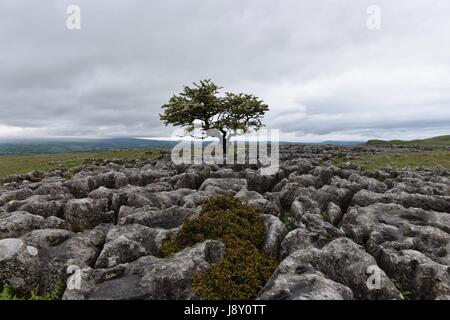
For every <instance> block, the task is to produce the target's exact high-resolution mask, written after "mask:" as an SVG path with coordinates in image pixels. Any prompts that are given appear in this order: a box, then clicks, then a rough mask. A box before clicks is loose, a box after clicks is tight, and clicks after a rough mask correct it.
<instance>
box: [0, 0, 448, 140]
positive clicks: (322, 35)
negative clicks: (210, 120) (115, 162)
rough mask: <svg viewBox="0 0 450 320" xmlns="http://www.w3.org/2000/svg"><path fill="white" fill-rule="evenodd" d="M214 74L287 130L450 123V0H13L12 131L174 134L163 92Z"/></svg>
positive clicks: (327, 131)
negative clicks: (73, 13)
mask: <svg viewBox="0 0 450 320" xmlns="http://www.w3.org/2000/svg"><path fill="white" fill-rule="evenodd" d="M71 4H73V5H78V6H79V7H80V8H81V30H68V29H67V27H66V20H67V18H68V14H66V9H67V7H68V6H69V5H71ZM374 4H376V5H378V6H379V7H380V8H381V30H370V29H369V28H368V27H367V19H368V18H369V15H368V14H367V12H366V10H367V8H368V7H369V6H370V5H374ZM205 78H211V79H213V80H214V81H215V82H216V83H217V84H219V85H221V86H224V87H225V89H226V90H228V91H237V92H245V93H253V94H256V95H257V96H259V97H260V98H262V99H263V100H264V101H266V102H267V103H268V104H269V107H270V109H271V111H270V112H269V113H268V114H267V115H266V117H265V123H266V124H267V127H268V128H279V129H281V130H282V138H283V139H285V140H297V141H320V140H364V139H368V138H404V139H409V138H421V137H428V136H434V135H440V134H450V1H448V0H409V1H404V0H377V1H366V0H316V1H306V0H169V1H168V0H158V1H152V0H150V1H146V0H139V1H138V0H115V1H110V0H85V1H80V0H70V1H65V0H42V1H32V0H28V1H24V0H0V138H2V137H3V138H4V137H12V136H20V137H31V136H32V137H37V136H147V137H154V136H169V135H170V134H171V132H172V130H173V128H170V127H164V125H162V123H161V122H160V120H159V115H158V113H159V112H160V107H161V105H162V104H164V103H165V102H166V101H167V100H168V99H169V98H170V96H171V95H172V94H173V93H176V92H179V91H180V90H181V88H182V86H183V85H186V84H189V83H191V82H193V81H197V80H200V79H205Z"/></svg>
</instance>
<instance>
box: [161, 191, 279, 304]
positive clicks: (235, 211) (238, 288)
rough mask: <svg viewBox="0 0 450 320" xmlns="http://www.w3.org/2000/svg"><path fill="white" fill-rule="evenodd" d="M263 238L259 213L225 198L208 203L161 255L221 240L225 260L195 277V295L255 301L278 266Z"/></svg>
mask: <svg viewBox="0 0 450 320" xmlns="http://www.w3.org/2000/svg"><path fill="white" fill-rule="evenodd" d="M264 237H265V228H264V225H263V224H262V222H261V217H260V214H259V211H258V210H256V209H255V208H253V207H251V206H249V205H247V204H244V203H242V202H241V201H239V200H238V199H236V198H234V197H232V196H230V195H226V196H220V197H217V198H213V199H210V200H209V201H207V202H206V203H205V204H204V205H203V210H202V212H201V214H200V216H199V217H197V218H195V219H192V220H188V221H186V222H185V223H184V224H183V227H182V228H181V230H180V232H179V233H178V234H177V237H176V238H175V239H174V240H169V241H166V242H164V244H163V248H162V252H163V253H164V254H165V255H166V256H170V255H172V254H174V253H176V252H178V251H179V250H182V249H184V248H186V247H189V246H192V245H193V244H195V243H196V242H201V241H204V240H207V239H214V240H220V241H222V242H223V243H224V244H225V252H224V259H223V260H222V261H221V262H219V263H216V264H214V265H212V266H211V267H210V268H208V269H206V270H204V271H202V272H200V273H198V274H197V275H195V277H194V279H193V290H194V292H195V293H196V294H197V295H198V296H199V297H201V298H202V299H253V298H255V297H256V295H257V293H258V291H259V290H260V289H261V287H262V286H263V285H264V284H265V283H266V281H267V279H268V278H269V277H270V276H271V275H272V273H273V271H274V270H275V268H276V266H277V262H276V261H275V259H273V258H270V257H267V256H265V255H264V254H262V253H261V252H260V250H259V248H260V247H261V245H262V243H263V241H264Z"/></svg>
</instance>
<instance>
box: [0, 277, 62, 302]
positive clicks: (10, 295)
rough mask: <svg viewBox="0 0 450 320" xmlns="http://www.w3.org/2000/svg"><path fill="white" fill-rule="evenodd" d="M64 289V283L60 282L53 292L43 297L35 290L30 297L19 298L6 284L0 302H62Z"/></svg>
mask: <svg viewBox="0 0 450 320" xmlns="http://www.w3.org/2000/svg"><path fill="white" fill-rule="evenodd" d="M64 289H65V288H64V283H63V282H62V281H60V280H58V281H57V282H56V283H55V286H54V287H53V289H52V290H51V291H49V292H45V293H43V294H42V295H39V294H38V291H37V289H35V290H33V291H32V292H31V294H30V295H29V296H28V297H17V296H16V295H15V294H14V292H13V290H12V288H11V286H10V285H9V284H5V285H4V286H3V289H2V291H1V292H0V300H61V298H62V295H63V294H64Z"/></svg>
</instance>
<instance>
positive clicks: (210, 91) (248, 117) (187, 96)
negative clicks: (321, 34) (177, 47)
mask: <svg viewBox="0 0 450 320" xmlns="http://www.w3.org/2000/svg"><path fill="white" fill-rule="evenodd" d="M220 89H222V88H221V87H219V86H217V85H216V84H215V83H214V82H212V81H211V80H202V81H200V83H199V84H197V83H195V82H194V85H193V87H187V86H185V87H184V89H183V92H181V93H179V94H178V95H173V96H172V98H170V100H169V102H168V103H167V104H165V105H163V106H162V109H163V111H164V112H163V114H160V118H161V120H162V121H164V124H165V125H166V126H167V125H169V124H171V125H174V126H178V127H185V131H186V135H189V136H191V137H194V138H197V139H204V138H205V136H208V135H210V131H211V129H215V130H217V131H219V132H220V138H221V139H222V147H223V154H224V155H225V154H226V152H227V144H228V142H229V140H230V139H231V137H232V136H236V135H239V134H244V133H247V132H249V131H251V130H255V131H257V130H258V129H260V128H261V127H263V126H264V125H263V123H262V118H263V116H264V114H265V112H266V111H268V110H269V107H268V106H267V105H266V104H265V103H264V102H263V101H262V100H260V99H259V98H258V97H255V96H254V95H251V94H243V93H239V94H234V93H229V92H226V93H225V95H223V96H220V95H219V94H220ZM197 127H199V128H201V130H202V136H201V137H198V136H195V135H194V131H195V129H196V128H197Z"/></svg>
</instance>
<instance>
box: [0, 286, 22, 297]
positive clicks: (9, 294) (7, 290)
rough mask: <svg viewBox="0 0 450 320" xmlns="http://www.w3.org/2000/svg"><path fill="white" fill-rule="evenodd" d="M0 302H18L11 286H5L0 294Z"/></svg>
mask: <svg viewBox="0 0 450 320" xmlns="http://www.w3.org/2000/svg"><path fill="white" fill-rule="evenodd" d="M0 300H18V298H17V297H16V296H15V295H14V294H13V292H12V288H11V286H10V285H9V284H5V285H4V286H3V290H2V291H1V292H0Z"/></svg>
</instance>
